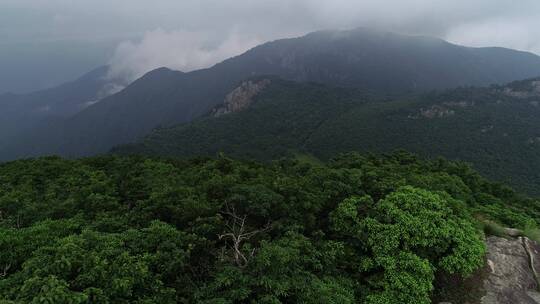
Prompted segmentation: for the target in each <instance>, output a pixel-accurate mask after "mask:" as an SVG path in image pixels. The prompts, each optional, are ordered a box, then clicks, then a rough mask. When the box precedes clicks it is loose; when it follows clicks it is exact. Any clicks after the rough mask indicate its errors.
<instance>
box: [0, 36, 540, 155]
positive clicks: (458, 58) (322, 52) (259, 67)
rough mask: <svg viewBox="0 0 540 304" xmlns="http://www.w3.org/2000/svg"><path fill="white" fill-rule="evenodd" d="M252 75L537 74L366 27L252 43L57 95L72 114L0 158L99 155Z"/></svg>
mask: <svg viewBox="0 0 540 304" xmlns="http://www.w3.org/2000/svg"><path fill="white" fill-rule="evenodd" d="M257 75H259V76H260V75H275V76H278V77H281V78H283V79H286V80H293V81H297V82H317V83H321V84H325V85H329V86H338V87H350V88H356V89H362V90H366V91H372V92H377V93H378V94H380V93H384V94H393V95H394V96H396V95H401V94H403V93H405V92H422V91H426V90H433V89H443V88H451V87H457V86H470V85H488V84H492V83H504V82H509V81H513V80H518V79H525V78H530V77H535V76H538V75H540V57H538V56H536V55H534V54H531V53H526V52H519V51H515V50H509V49H503V48H468V47H463V46H458V45H454V44H450V43H448V42H445V41H443V40H440V39H436V38H428V37H417V36H406V35H399V34H394V33H387V32H379V31H372V30H367V29H356V30H351V31H321V32H315V33H311V34H308V35H306V36H303V37H300V38H294V39H284V40H277V41H274V42H269V43H266V44H263V45H260V46H258V47H255V48H254V49H252V50H250V51H248V52H246V53H244V54H242V55H240V56H237V57H234V58H231V59H228V60H226V61H224V62H222V63H219V64H217V65H215V66H213V67H212V68H209V69H203V70H198V71H194V72H190V73H183V72H178V71H171V70H168V69H165V68H162V69H157V70H154V71H152V72H150V73H148V74H146V75H145V76H143V77H142V78H140V79H138V80H137V81H135V82H134V83H132V84H131V85H129V86H128V87H127V88H125V89H124V90H122V91H121V92H119V93H117V94H114V95H111V96H109V97H106V98H104V99H102V100H100V101H99V102H97V103H95V104H92V105H88V106H87V107H84V109H81V110H80V111H79V112H77V113H76V114H73V113H74V112H76V110H74V109H76V108H77V107H78V106H77V105H80V104H81V102H83V100H84V102H88V101H91V100H93V99H92V98H90V97H91V96H82V95H81V96H76V97H77V98H71V97H70V98H66V99H61V100H66V101H72V104H71V106H72V107H68V108H69V109H70V110H66V111H60V112H61V113H64V114H66V115H60V117H59V118H58V119H47V120H35V124H33V125H30V126H29V127H28V128H25V129H23V130H24V131H23V132H22V134H21V133H17V136H16V138H15V139H13V137H11V139H10V141H9V143H7V144H4V145H3V147H1V146H0V159H13V158H19V157H28V156H37V155H44V154H60V155H63V156H69V157H77V156H85V155H92V154H96V153H102V152H106V151H108V150H109V149H110V148H111V147H113V146H115V145H118V144H124V143H129V142H132V141H135V140H137V139H140V138H142V137H143V136H145V135H147V134H148V133H149V132H150V131H152V130H153V129H154V128H156V127H159V126H161V127H167V126H172V125H175V124H178V123H185V122H189V121H192V120H194V119H196V118H199V117H202V116H204V115H206V114H208V113H209V112H211V111H212V109H214V108H215V107H216V106H217V105H219V104H221V103H222V102H223V100H224V98H225V96H226V95H227V94H229V93H230V92H231V91H232V90H234V89H235V88H236V87H237V86H238V85H239V84H240V83H241V82H242V81H244V80H245V79H247V78H250V77H253V76H257ZM89 92H94V93H95V90H89ZM89 95H91V94H89ZM66 96H68V95H67V94H66ZM80 97H81V98H80ZM82 97H85V98H82ZM86 97H88V98H86ZM10 98H11V97H9V98H7V97H6V98H4V99H10ZM39 100H40V102H31V104H36V105H37V104H39V105H40V108H44V109H46V108H47V107H51V105H50V104H49V103H41V101H43V100H45V99H41V98H40V99H39ZM4 103H6V102H4ZM7 103H9V102H7ZM71 109H73V110H71ZM79 109H80V107H79ZM17 131H19V130H17ZM0 144H1V143H0Z"/></svg>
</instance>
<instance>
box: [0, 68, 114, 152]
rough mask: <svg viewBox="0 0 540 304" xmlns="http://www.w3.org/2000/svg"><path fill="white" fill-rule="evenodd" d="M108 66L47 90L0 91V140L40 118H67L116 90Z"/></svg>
mask: <svg viewBox="0 0 540 304" xmlns="http://www.w3.org/2000/svg"><path fill="white" fill-rule="evenodd" d="M108 69H109V68H108V67H107V66H102V67H99V68H97V69H94V70H92V71H90V72H88V73H87V74H85V75H83V76H82V77H80V78H78V79H76V80H74V81H73V82H69V83H66V84H63V85H61V86H58V87H54V88H51V89H47V90H42V91H36V92H33V93H29V94H3V95H0V109H1V111H0V143H7V144H11V142H12V141H13V140H14V138H16V137H17V136H21V134H24V132H27V131H30V132H32V131H33V130H34V129H33V128H35V127H36V126H41V125H42V123H43V122H46V121H49V120H58V119H66V118H69V117H71V116H73V115H75V114H77V113H79V112H81V111H82V110H84V109H86V108H87V107H88V106H90V105H92V104H94V103H96V102H98V101H99V100H100V99H102V98H103V97H106V96H108V95H111V94H113V93H116V92H118V91H119V90H120V89H121V88H122V87H121V86H120V83H121V82H120V81H118V80H112V79H109V77H107V73H108Z"/></svg>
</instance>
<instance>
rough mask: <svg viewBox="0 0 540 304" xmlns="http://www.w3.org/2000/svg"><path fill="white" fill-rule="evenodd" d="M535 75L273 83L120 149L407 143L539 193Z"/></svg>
mask: <svg viewBox="0 0 540 304" xmlns="http://www.w3.org/2000/svg"><path fill="white" fill-rule="evenodd" d="M538 117H540V81H538V80H528V81H522V82H515V83H512V84H509V85H506V86H492V87H487V88H462V89H453V90H448V91H445V92H443V93H432V94H424V95H420V96H410V97H403V98H398V99H397V100H394V99H388V100H385V99H381V98H375V97H373V96H370V95H367V94H365V93H361V92H360V91H358V90H352V89H336V88H330V87H326V86H322V85H315V84H297V83H293V82H286V81H280V80H277V79H273V80H272V84H271V85H270V86H268V87H267V88H266V89H265V90H263V91H262V92H261V93H260V94H259V95H257V96H256V97H254V101H253V103H252V104H251V106H249V107H248V108H247V109H245V110H243V111H240V112H237V113H230V114H226V115H222V116H219V117H213V116H208V117H205V118H202V119H199V120H197V121H194V122H193V123H191V124H181V125H178V126H175V127H172V128H161V129H157V130H155V131H154V132H152V133H151V134H150V135H149V136H148V137H146V138H145V139H144V140H143V141H142V142H140V143H137V144H133V145H126V146H123V147H118V148H116V149H115V151H116V152H118V153H145V154H157V155H169V156H170V155H174V156H195V155H215V154H216V153H218V152H225V153H226V154H228V155H233V156H237V157H247V158H255V159H271V158H275V157H279V156H284V155H290V154H294V153H309V154H313V155H315V156H317V157H319V158H323V159H326V158H329V157H331V156H332V155H335V153H337V152H347V151H357V150H360V151H370V152H389V151H392V150H395V149H406V150H408V151H412V152H415V153H419V154H421V155H424V156H429V157H436V156H444V157H448V158H451V159H459V160H463V161H467V162H470V163H472V164H473V165H474V167H475V168H476V169H478V170H479V171H480V172H481V173H482V174H484V175H486V176H488V177H491V178H494V179H496V180H499V181H503V182H506V183H509V184H511V185H513V186H515V187H517V188H519V189H522V190H526V191H527V192H529V193H531V194H540V191H539V188H540V187H539V186H540V173H539V172H540V133H539V130H540V120H539V119H538Z"/></svg>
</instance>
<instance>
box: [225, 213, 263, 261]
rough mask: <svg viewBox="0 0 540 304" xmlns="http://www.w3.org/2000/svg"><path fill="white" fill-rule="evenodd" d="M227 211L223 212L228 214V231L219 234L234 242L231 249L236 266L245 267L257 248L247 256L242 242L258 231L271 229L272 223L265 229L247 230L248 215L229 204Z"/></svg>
mask: <svg viewBox="0 0 540 304" xmlns="http://www.w3.org/2000/svg"><path fill="white" fill-rule="evenodd" d="M226 208H227V209H226V211H225V212H223V214H224V215H226V216H228V217H229V219H228V221H227V224H226V227H227V229H228V232H226V233H223V234H220V235H218V237H219V239H220V240H230V241H231V243H232V246H231V249H232V250H233V258H234V262H235V264H236V266H238V267H240V268H244V267H246V266H247V265H248V263H249V260H250V259H251V258H252V257H253V255H254V254H255V248H253V249H252V250H251V252H249V253H247V256H246V254H245V253H244V252H242V244H243V243H244V241H246V240H249V239H251V238H252V237H253V236H255V235H256V234H258V233H261V232H264V231H267V230H269V229H270V223H268V224H267V225H266V226H265V227H264V228H263V229H258V230H253V231H249V232H248V231H246V219H247V215H244V216H238V215H237V214H236V210H235V209H234V207H232V208H229V205H226Z"/></svg>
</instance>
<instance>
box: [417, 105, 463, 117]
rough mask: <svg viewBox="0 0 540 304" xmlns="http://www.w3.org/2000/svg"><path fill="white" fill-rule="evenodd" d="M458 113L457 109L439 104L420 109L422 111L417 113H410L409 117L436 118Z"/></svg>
mask: <svg viewBox="0 0 540 304" xmlns="http://www.w3.org/2000/svg"><path fill="white" fill-rule="evenodd" d="M454 114H456V111H454V110H452V109H449V108H446V107H443V106H439V105H433V106H431V107H429V108H427V109H423V108H422V109H420V112H419V113H418V114H415V115H409V116H408V117H409V118H410V119H419V118H427V119H434V118H443V117H448V116H453V115H454Z"/></svg>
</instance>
